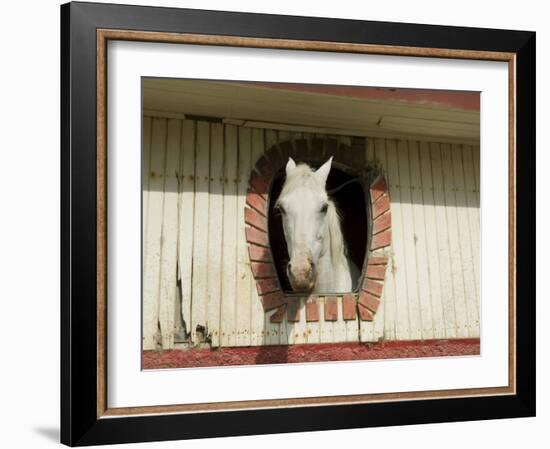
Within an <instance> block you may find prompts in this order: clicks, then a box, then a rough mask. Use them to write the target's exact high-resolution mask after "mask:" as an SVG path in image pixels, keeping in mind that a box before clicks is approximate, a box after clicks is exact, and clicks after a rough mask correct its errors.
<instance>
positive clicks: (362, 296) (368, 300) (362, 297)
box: [358, 291, 380, 313]
mask: <svg viewBox="0 0 550 449" xmlns="http://www.w3.org/2000/svg"><path fill="white" fill-rule="evenodd" d="M358 302H359V305H360V306H362V307H366V308H367V309H369V310H370V311H371V312H373V313H376V311H377V310H378V306H379V305H380V300H379V299H378V298H377V297H376V296H373V295H371V294H370V293H368V292H365V291H362V292H361V293H359V300H358Z"/></svg>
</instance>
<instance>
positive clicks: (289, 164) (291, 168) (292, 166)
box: [286, 157, 296, 176]
mask: <svg viewBox="0 0 550 449" xmlns="http://www.w3.org/2000/svg"><path fill="white" fill-rule="evenodd" d="M295 168H296V162H294V159H292V158H291V157H289V158H288V162H287V163H286V175H287V176H288V175H290V174H291V173H292V172H293V171H294V169H295Z"/></svg>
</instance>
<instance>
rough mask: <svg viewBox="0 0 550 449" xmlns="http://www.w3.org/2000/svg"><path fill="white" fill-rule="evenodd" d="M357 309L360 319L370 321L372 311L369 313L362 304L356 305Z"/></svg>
mask: <svg viewBox="0 0 550 449" xmlns="http://www.w3.org/2000/svg"><path fill="white" fill-rule="evenodd" d="M358 310H359V316H360V317H361V321H372V320H373V316H372V313H370V312H369V311H368V310H367V309H365V308H364V307H363V306H361V305H360V306H359V307H358Z"/></svg>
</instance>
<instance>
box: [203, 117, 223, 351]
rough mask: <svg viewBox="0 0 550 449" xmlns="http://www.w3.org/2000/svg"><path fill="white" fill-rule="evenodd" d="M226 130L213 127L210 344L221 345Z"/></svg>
mask: <svg viewBox="0 0 550 449" xmlns="http://www.w3.org/2000/svg"><path fill="white" fill-rule="evenodd" d="M223 133H224V129H223V125H222V124H221V123H212V124H211V125H210V183H209V196H208V207H209V210H208V315H207V325H208V334H209V336H210V344H211V345H212V346H213V347H217V346H219V345H220V309H221V288H222V259H223V253H222V248H223V246H222V244H223V242H222V236H223V232H220V229H222V228H223V198H224V190H223V189H224V184H223V175H224V173H223V164H224V136H223Z"/></svg>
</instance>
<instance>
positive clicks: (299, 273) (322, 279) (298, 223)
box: [275, 157, 359, 293]
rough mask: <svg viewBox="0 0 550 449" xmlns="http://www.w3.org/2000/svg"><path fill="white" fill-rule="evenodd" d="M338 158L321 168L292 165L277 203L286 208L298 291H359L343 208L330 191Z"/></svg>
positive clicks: (289, 268) (291, 263) (286, 227)
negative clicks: (344, 233)
mask: <svg viewBox="0 0 550 449" xmlns="http://www.w3.org/2000/svg"><path fill="white" fill-rule="evenodd" d="M331 165H332V157H331V158H330V159H329V160H328V161H327V162H325V163H324V164H323V165H322V166H321V167H320V168H319V169H318V170H317V171H314V170H312V169H311V168H310V167H309V166H308V165H306V164H299V165H296V163H295V162H294V160H293V159H292V158H289V159H288V163H287V164H286V179H285V183H284V185H283V188H282V190H281V194H280V196H279V199H278V200H277V203H276V205H275V207H276V208H277V209H278V210H279V211H280V213H281V215H282V219H283V220H282V221H283V230H284V235H285V239H286V244H287V248H288V255H289V256H290V261H289V263H288V265H287V275H288V279H289V281H290V285H291V286H292V289H293V290H294V291H296V292H312V293H344V292H350V291H352V290H354V289H355V287H356V283H357V279H358V277H359V270H358V268H357V267H356V266H355V264H354V263H353V262H352V261H351V260H350V259H349V257H348V256H347V253H346V246H345V242H344V238H343V236H342V230H341V228H340V218H339V216H338V211H337V210H336V206H335V205H334V203H333V202H332V200H331V199H330V198H329V197H328V194H327V192H326V188H325V186H326V181H327V177H328V174H329V172H330V168H331Z"/></svg>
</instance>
